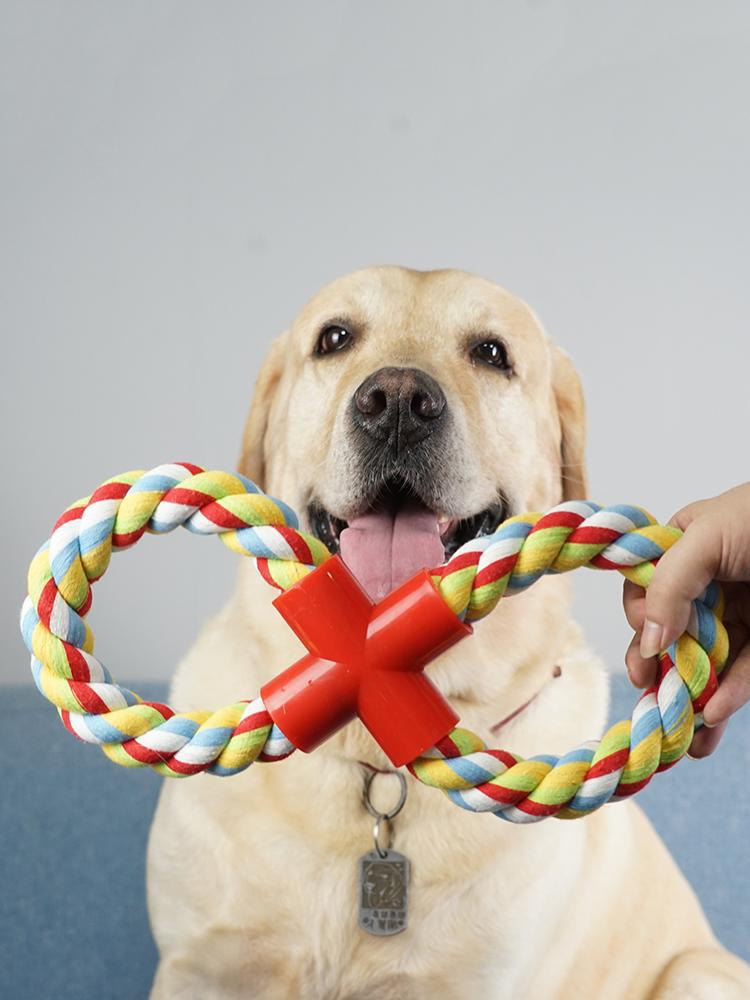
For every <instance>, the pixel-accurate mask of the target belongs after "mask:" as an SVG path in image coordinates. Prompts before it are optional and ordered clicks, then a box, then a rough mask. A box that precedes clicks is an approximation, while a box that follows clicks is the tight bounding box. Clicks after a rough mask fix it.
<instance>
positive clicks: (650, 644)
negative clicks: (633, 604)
mask: <svg viewBox="0 0 750 1000" xmlns="http://www.w3.org/2000/svg"><path fill="white" fill-rule="evenodd" d="M663 631H664V630H663V629H662V627H661V625H659V624H658V622H652V621H649V620H648V618H647V619H646V620H645V622H644V623H643V631H642V632H641V656H642V657H643V658H644V660H647V659H648V658H649V657H650V656H656V654H657V653H658V652H660V650H661V637H662V634H663Z"/></svg>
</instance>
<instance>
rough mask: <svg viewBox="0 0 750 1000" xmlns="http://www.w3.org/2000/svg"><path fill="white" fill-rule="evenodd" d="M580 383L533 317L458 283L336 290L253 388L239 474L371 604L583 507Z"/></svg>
mask: <svg viewBox="0 0 750 1000" xmlns="http://www.w3.org/2000/svg"><path fill="white" fill-rule="evenodd" d="M583 452H584V410H583V399H582V394H581V388H580V383H579V380H578V377H577V375H576V372H575V370H574V368H573V366H572V364H571V363H570V361H569V359H568V358H567V356H566V355H565V354H564V353H563V352H562V351H560V350H559V349H558V348H556V347H554V346H553V345H552V344H551V343H550V341H549V339H548V337H547V336H546V334H545V333H544V331H543V330H542V329H541V327H540V325H539V322H538V320H537V319H536V317H535V316H534V314H533V312H532V311H531V310H530V309H529V308H528V306H526V305H525V303H523V302H522V301H520V300H519V299H517V298H515V297H514V296H512V295H510V294H509V293H508V292H506V291H504V290H503V289H501V288H499V287H498V286H497V285H494V284H492V283H491V282H488V281H485V280H483V279H481V278H478V277H475V276H473V275H469V274H465V273H462V272H459V271H430V272H417V271H410V270H406V269H402V268H396V267H383V268H369V269H366V270H362V271H357V272H355V273H353V274H350V275H347V276H346V277H343V278H340V279H339V280H337V281H334V282H333V283H332V284H330V285H328V286H326V287H325V288H323V289H322V290H321V291H320V292H318V293H317V294H316V295H315V296H314V297H313V298H312V299H311V300H310V301H309V302H308V303H307V305H306V306H305V307H304V309H303V310H302V312H301V313H300V314H299V316H298V317H297V319H296V320H295V322H294V323H293V325H292V326H291V328H290V329H289V330H288V331H287V332H285V333H284V334H282V335H281V336H280V337H278V338H277V339H276V340H275V341H274V343H273V345H272V347H271V350H270V353H269V355H268V358H267V359H266V361H265V363H264V365H263V368H262V370H261V372H260V375H259V378H258V382H257V386H256V391H255V396H254V399H253V403H252V407H251V410H250V415H249V418H248V422H247V426H246V429H245V435H244V441H243V446H242V454H241V458H240V469H241V471H242V472H244V473H245V474H246V475H247V476H249V477H250V478H251V479H253V480H254V481H255V482H257V483H259V484H260V485H261V486H263V487H264V488H265V489H267V490H268V491H269V492H271V493H273V494H275V495H278V496H280V497H282V498H283V499H284V500H286V501H287V502H288V503H290V504H291V505H292V506H294V507H295V508H296V509H297V510H298V511H300V513H301V514H303V517H305V518H306V519H307V523H308V526H309V527H310V529H311V530H312V531H313V532H314V533H315V534H316V535H318V537H320V538H321V539H322V540H323V541H324V542H325V543H326V544H327V545H328V546H329V547H330V548H331V549H333V550H335V549H337V548H338V547H339V545H340V546H341V549H342V555H343V556H344V558H345V559H346V561H347V562H348V563H349V564H350V566H351V567H352V568H353V569H354V571H355V573H356V574H357V576H358V577H359V578H360V580H361V581H362V582H363V584H364V585H365V586H366V587H367V589H368V590H369V591H370V592H371V594H372V596H373V597H376V598H379V597H382V596H383V595H384V593H386V592H387V591H388V590H389V589H390V588H391V587H392V586H395V585H396V584H397V583H399V582H400V581H401V580H402V579H405V578H406V577H407V576H409V575H411V573H412V572H414V571H415V570H416V569H418V568H420V567H421V566H424V565H436V564H439V563H441V562H443V560H444V557H445V556H446V555H450V554H451V553H452V552H453V551H455V549H456V548H458V546H459V545H461V544H463V543H464V542H466V541H468V540H469V539H470V538H472V537H475V536H476V535H478V534H483V533H487V532H491V531H492V530H494V528H495V527H496V525H497V524H498V523H499V522H500V521H501V520H502V519H503V518H504V517H507V516H508V515H510V514H512V513H518V512H520V511H522V510H543V509H545V508H547V507H549V506H551V505H553V504H555V503H557V502H558V501H559V500H560V499H561V498H565V499H571V498H576V497H582V496H584V495H585V492H586V485H585V473H584V454H583Z"/></svg>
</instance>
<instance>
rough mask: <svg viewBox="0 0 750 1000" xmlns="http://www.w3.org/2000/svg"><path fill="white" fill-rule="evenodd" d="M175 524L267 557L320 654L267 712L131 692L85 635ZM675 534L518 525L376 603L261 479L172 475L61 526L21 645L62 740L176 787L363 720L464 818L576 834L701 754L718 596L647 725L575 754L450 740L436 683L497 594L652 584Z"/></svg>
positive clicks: (617, 512)
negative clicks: (697, 737) (697, 744)
mask: <svg viewBox="0 0 750 1000" xmlns="http://www.w3.org/2000/svg"><path fill="white" fill-rule="evenodd" d="M178 525H183V526H184V527H186V528H187V529H188V530H189V531H192V532H194V533H196V534H201V535H209V534H218V535H219V536H220V537H221V540H222V541H223V542H224V544H225V545H227V546H228V547H229V548H230V549H232V550H233V551H235V552H239V553H241V554H243V555H250V556H253V557H254V558H255V559H256V561H257V565H258V569H259V570H260V573H261V575H262V576H263V578H264V579H265V580H266V581H267V582H268V583H270V584H271V585H272V586H273V587H276V588H277V589H278V590H280V591H282V592H284V593H282V595H281V596H280V597H278V598H277V599H276V601H275V602H274V603H275V604H276V605H277V607H278V609H279V610H280V611H281V613H282V615H283V616H284V617H285V619H286V620H287V621H288V622H289V623H290V624H291V625H292V627H293V628H294V630H295V631H296V632H297V634H298V635H299V636H300V638H302V640H303V642H304V643H305V645H306V646H307V648H308V651H309V652H308V653H307V655H306V656H304V657H302V659H301V660H299V661H298V663H296V664H294V665H293V666H292V667H290V668H289V669H288V670H286V671H285V672H284V673H282V674H281V675H279V676H278V677H277V678H275V679H274V680H273V681H271V682H270V684H268V685H266V686H265V687H264V688H263V689H262V691H261V694H260V696H259V697H257V698H255V699H254V700H251V701H239V702H236V703H235V704H233V705H228V706H226V707H225V708H221V709H219V710H218V711H215V712H207V711H201V712H183V713H176V712H174V711H173V710H172V709H171V708H169V707H168V706H167V705H162V704H158V703H156V702H147V701H142V700H141V699H140V698H139V697H138V695H137V694H134V693H133V692H132V691H129V690H128V689H127V688H124V687H121V686H120V685H118V684H116V683H115V682H114V681H113V680H112V678H111V677H110V675H109V673H108V671H107V670H106V668H105V667H104V666H103V664H102V663H101V662H100V661H99V660H98V659H96V657H94V655H93V648H94V637H93V634H92V632H91V630H90V628H89V627H88V625H87V623H86V621H85V618H86V615H87V614H88V611H89V609H90V607H91V598H92V594H91V584H92V583H93V582H95V581H96V580H98V579H99V578H100V577H101V576H102V575H103V574H104V572H105V571H106V569H107V566H108V565H109V560H110V557H111V554H112V551H113V550H118V549H125V548H129V547H130V546H131V545H134V544H135V542H137V541H138V539H139V538H140V537H141V536H142V535H143V534H144V533H145V532H146V531H148V532H152V533H156V534H164V533H166V532H169V531H172V530H173V529H174V528H176V527H177V526H178ZM679 535H680V532H679V531H678V530H677V529H675V528H671V527H665V526H662V525H659V524H657V523H656V522H655V521H654V519H653V518H652V517H651V516H650V515H649V514H648V513H647V512H646V511H644V510H642V509H641V508H640V507H631V506H625V505H621V506H614V507H599V506H597V505H596V504H593V503H590V502H588V501H570V502H567V503H562V504H560V505H559V506H557V507H555V508H553V509H552V510H551V511H549V512H548V513H547V514H544V515H541V514H523V515H520V516H518V517H512V518H510V519H508V520H507V521H505V522H504V523H503V524H501V525H500V526H499V528H498V529H497V531H496V532H495V533H494V534H493V535H488V536H484V537H481V538H476V539H474V540H473V541H471V542H468V543H467V544H466V545H464V546H463V547H462V548H461V549H459V550H458V552H456V553H455V555H454V556H453V557H452V558H451V559H450V560H449V561H448V562H447V563H446V564H445V565H444V566H440V567H438V568H436V569H433V570H431V571H430V572H429V574H428V573H427V572H424V573H421V574H417V575H416V576H415V577H414V578H413V579H412V580H409V581H407V583H405V584H403V585H402V586H401V587H400V588H398V589H397V590H396V591H394V592H393V593H392V594H390V595H389V596H388V597H387V598H386V599H385V600H384V601H382V602H381V603H380V604H378V605H373V604H372V603H371V602H370V600H369V598H368V597H367V596H366V595H365V594H364V592H363V591H362V590H361V588H359V585H358V584H357V583H356V581H355V580H354V578H353V577H352V576H351V574H350V573H349V571H348V570H347V569H346V567H345V566H344V564H343V563H342V562H341V561H340V560H339V559H338V557H332V556H331V554H330V553H329V552H328V550H327V549H326V548H325V546H324V545H323V544H322V543H321V542H320V541H318V539H316V538H314V537H313V536H311V535H309V534H306V533H304V532H302V531H300V530H299V529H298V521H297V517H296V515H295V514H294V512H293V511H292V510H291V509H290V508H289V507H287V506H286V505H285V504H283V503H282V502H281V501H279V500H275V499H274V498H272V497H270V496H268V495H266V494H265V493H263V492H262V491H261V490H260V489H259V488H258V487H257V486H255V484H254V483H252V482H250V480H248V479H246V478H245V477H243V476H240V475H237V474H234V475H231V474H228V473H226V472H206V471H204V470H203V469H201V468H200V467H199V466H196V465H190V464H188V463H175V464H169V465H161V466H158V467H157V468H155V469H152V470H151V471H150V472H127V473H124V474H123V475H120V476H115V477H114V478H113V479H110V480H108V481H107V482H105V483H104V484H103V485H101V486H100V487H99V488H98V489H96V490H95V491H94V492H93V493H92V494H91V496H90V497H86V498H85V499H83V500H79V501H78V502H76V503H74V504H73V505H72V506H71V507H69V508H68V509H67V510H66V511H65V512H64V513H63V514H62V516H61V517H60V518H59V520H58V521H57V523H56V525H55V527H54V530H53V532H52V535H51V537H50V539H49V541H48V542H46V543H45V544H44V545H43V546H42V548H41V549H40V550H39V551H38V552H37V554H36V555H35V557H34V559H33V560H32V562H31V566H30V568H29V576H28V586H29V596H28V597H27V598H26V601H25V602H24V605H23V608H22V611H21V630H22V633H23V637H24V641H25V643H26V645H27V647H28V649H29V650H30V651H31V667H32V671H33V674H34V679H35V682H36V684H37V687H38V688H39V690H40V691H41V693H42V694H43V695H44V696H45V697H46V698H47V699H49V701H51V702H52V703H53V704H54V705H56V706H57V708H58V710H59V714H60V716H61V718H62V721H63V723H64V725H65V726H66V727H67V728H68V729H69V730H70V732H72V733H73V734H74V735H76V736H78V737H79V738H80V739H82V740H85V741H86V742H88V743H96V744H98V745H100V746H101V748H102V750H103V751H104V752H105V753H106V754H107V756H108V757H110V758H111V759H112V760H114V761H116V762H117V763H118V764H123V765H125V766H127V767H141V766H144V765H148V766H150V767H152V768H153V769H154V770H156V771H158V772H159V773H160V774H164V775H177V776H186V775H191V774H196V773H198V772H200V771H208V772H209V773H211V774H217V775H231V774H237V773H238V772H239V771H242V770H244V769H245V768H246V767H248V766H249V765H250V764H252V763H253V762H254V761H256V760H262V761H273V760H281V759H283V758H284V757H288V756H289V755H290V754H291V753H292V752H293V751H294V750H295V749H298V748H301V749H304V750H310V749H312V748H313V747H314V746H316V745H317V744H318V743H319V742H320V741H321V740H322V739H325V738H326V737H327V736H328V735H330V734H331V733H332V732H334V731H335V730H336V729H338V728H339V727H340V726H341V725H343V724H344V723H346V722H347V721H349V719H351V718H353V717H354V716H355V715H359V716H360V718H362V720H363V722H364V723H365V724H366V725H367V726H368V728H369V729H370V731H371V732H372V733H373V735H374V736H375V737H376V739H378V741H379V742H380V743H381V746H383V748H384V749H385V750H386V752H387V753H388V754H389V756H390V757H391V759H392V760H393V761H394V763H396V764H399V765H400V764H404V763H406V764H407V766H408V768H409V771H410V772H411V773H412V774H413V775H414V777H416V778H418V779H419V780H420V781H422V782H423V783H424V784H427V785H432V786H434V787H436V788H440V789H442V790H443V791H444V792H445V793H446V794H447V795H448V796H449V798H450V799H452V800H453V801H454V802H455V803H456V804H457V805H460V806H462V807H463V808H465V809H469V810H472V811H474V812H494V813H496V814H497V815H499V816H501V817H503V818H504V819H507V820H511V821H512V822H517V823H528V822H535V821H537V820H540V819H544V818H545V817H547V816H557V817H558V818H563V819H573V818H577V817H580V816H585V815H587V814H588V813H590V812H592V811H593V810H595V809H598V808H599V807H600V806H602V805H604V803H605V802H608V801H609V800H610V799H615V800H616V799H622V798H625V797H627V796H629V795H632V794H633V793H634V792H637V791H638V790H639V789H641V788H643V787H644V785H646V784H647V783H648V782H649V781H650V779H651V777H652V775H653V774H654V773H655V772H656V771H663V770H666V769H667V768H669V767H671V766H672V765H673V764H675V763H676V762H677V761H678V760H679V759H680V758H681V757H682V756H683V755H684V753H685V752H686V750H687V748H688V747H689V745H690V742H691V740H692V737H693V733H694V731H695V729H696V728H697V727H699V726H700V725H702V723H703V720H702V715H701V713H702V710H703V707H704V705H705V704H706V702H707V701H708V699H709V698H710V697H711V696H712V694H713V693H714V691H715V690H716V687H717V675H719V674H720V673H721V670H722V669H723V667H724V665H725V663H726V659H727V652H728V640H727V633H726V630H725V628H724V626H723V624H722V622H721V616H722V612H723V596H722V592H721V588H720V587H719V586H718V584H716V583H712V584H711V585H710V586H709V587H708V588H707V589H706V591H705V593H704V594H703V595H702V598H701V599H700V600H698V601H696V602H695V603H694V605H693V613H692V616H691V620H690V623H689V625H688V628H687V631H686V632H685V634H684V635H682V636H681V637H680V638H679V639H678V640H677V642H676V643H674V644H673V645H672V646H670V647H669V648H668V649H667V650H664V651H663V652H662V653H661V654H660V656H659V665H660V671H659V680H658V683H657V685H656V686H655V687H654V688H651V689H649V690H647V691H645V692H644V693H643V694H642V695H641V697H640V699H639V700H638V703H637V704H636V706H635V709H634V711H633V716H632V719H631V720H626V721H623V722H618V723H617V724H616V725H614V726H612V727H611V728H610V729H609V730H608V731H607V732H606V733H605V734H604V736H603V737H602V739H601V740H599V741H598V742H585V743H582V744H581V745H580V746H578V747H576V748H575V749H574V750H572V751H571V752H570V753H567V754H565V755H564V756H562V757H556V756H551V755H541V756H536V757H532V758H529V759H528V760H524V759H523V758H521V757H518V756H517V755H515V754H512V753H509V752H507V751H505V750H491V749H488V748H487V747H486V746H485V744H484V743H483V741H482V740H481V739H479V737H478V736H476V735H474V734H473V733H470V732H468V731H467V730H465V729H460V728H455V723H456V722H457V721H458V720H457V717H456V715H455V713H454V712H453V710H452V708H451V707H450V706H449V705H448V704H447V703H446V702H445V701H444V700H443V699H442V697H441V696H440V694H439V693H438V692H437V690H436V689H435V688H434V687H433V686H432V684H431V683H430V682H429V681H428V680H427V678H425V677H424V675H423V674H422V673H421V671H422V669H423V667H424V666H425V664H426V663H427V662H428V661H429V660H430V659H432V658H433V657H434V656H436V655H438V653H440V652H442V651H443V650H444V649H446V648H447V647H448V646H449V645H451V644H452V643H453V642H456V641H458V639H460V638H461V637H462V636H464V635H466V634H468V633H470V632H471V625H470V623H471V622H475V621H478V620H479V619H480V618H483V617H484V616H485V615H488V614H489V613H490V612H491V611H492V610H493V609H494V608H495V606H496V605H497V603H498V601H499V600H500V599H501V598H502V597H505V596H512V595H513V594H517V593H519V592H520V591H522V590H525V589H527V588H528V587H530V586H531V585H532V584H533V583H534V582H535V581H536V580H538V579H539V577H541V576H543V575H544V574H545V573H564V572H567V571H569V570H572V569H575V568H577V567H579V566H592V567H595V568H598V569H616V570H618V571H619V572H620V573H622V575H623V576H625V577H627V578H628V579H629V580H632V581H634V582H635V583H637V584H639V585H640V586H642V587H647V586H648V584H649V582H650V580H651V576H652V574H653V569H654V565H655V563H656V562H657V561H658V559H659V557H660V556H661V555H662V554H663V553H664V552H665V550H666V549H668V548H669V547H670V546H671V545H672V544H673V543H674V542H675V541H676V539H677V538H678V537H679ZM333 598H335V601H334V600H333ZM336 602H342V603H341V607H339V610H338V611H335V607H336ZM342 609H343V610H342Z"/></svg>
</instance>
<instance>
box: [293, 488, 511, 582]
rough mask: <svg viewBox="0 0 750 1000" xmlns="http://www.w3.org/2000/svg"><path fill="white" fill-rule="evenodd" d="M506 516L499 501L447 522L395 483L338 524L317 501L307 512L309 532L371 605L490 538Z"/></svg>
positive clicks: (418, 498) (413, 493)
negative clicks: (351, 575)
mask: <svg viewBox="0 0 750 1000" xmlns="http://www.w3.org/2000/svg"><path fill="white" fill-rule="evenodd" d="M506 514H507V509H506V504H505V503H504V502H503V501H499V502H497V503H494V504H492V505H491V506H489V507H485V508H484V509H483V510H481V511H478V512H477V513H476V514H474V515H472V516H470V517H465V518H448V517H445V516H443V515H441V514H440V513H438V512H435V511H433V510H431V509H430V507H428V506H427V505H426V504H425V502H424V501H423V499H422V498H421V497H420V495H419V494H418V493H417V492H416V491H415V490H414V489H412V488H411V487H409V486H407V485H404V484H403V483H402V482H401V481H400V480H397V479H387V480H385V481H384V483H383V485H382V486H381V488H380V489H379V490H378V491H377V493H376V495H375V498H374V500H372V501H371V502H370V503H369V504H368V505H367V507H366V508H365V509H364V510H363V511H362V512H361V513H359V514H357V515H356V516H353V517H351V518H350V519H349V520H348V521H344V520H342V519H341V518H339V517H335V516H334V515H333V514H331V513H330V512H329V511H327V510H326V509H325V507H323V505H322V504H321V503H319V502H318V501H317V500H313V501H312V502H311V503H310V505H309V507H308V518H309V522H310V526H311V528H312V531H313V532H314V534H315V535H317V537H318V538H319V539H320V540H321V541H322V542H323V543H324V544H325V545H326V546H327V547H328V548H329V549H330V550H331V552H334V553H335V552H340V553H341V557H342V558H343V560H344V562H345V563H346V564H347V565H348V566H349V568H350V569H351V570H352V572H353V573H354V574H355V576H356V577H357V579H358V580H359V582H360V583H361V584H362V586H363V587H364V588H365V590H367V591H368V593H369V594H370V596H371V597H372V598H373V599H375V600H380V599H382V598H383V597H384V596H385V595H386V594H388V593H390V591H391V590H392V589H393V588H394V587H397V586H398V585H399V584H400V583H403V582H404V580H407V579H408V578H409V577H410V576H412V575H413V574H414V573H415V572H417V570H419V569H423V568H427V569H430V568H432V567H433V566H439V565H440V564H441V563H443V562H444V561H445V560H446V559H448V558H449V557H450V556H452V555H453V553H454V552H456V551H457V549H459V548H460V547H461V546H462V545H464V544H466V542H469V541H471V540H472V539H473V538H478V537H480V536H482V535H489V534H491V533H492V532H493V531H494V530H495V529H496V528H497V526H498V524H500V522H501V521H502V520H503V519H504V517H505V516H506Z"/></svg>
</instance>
